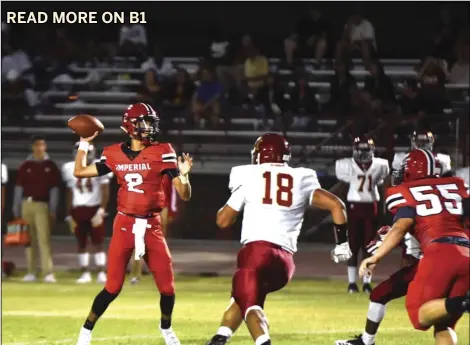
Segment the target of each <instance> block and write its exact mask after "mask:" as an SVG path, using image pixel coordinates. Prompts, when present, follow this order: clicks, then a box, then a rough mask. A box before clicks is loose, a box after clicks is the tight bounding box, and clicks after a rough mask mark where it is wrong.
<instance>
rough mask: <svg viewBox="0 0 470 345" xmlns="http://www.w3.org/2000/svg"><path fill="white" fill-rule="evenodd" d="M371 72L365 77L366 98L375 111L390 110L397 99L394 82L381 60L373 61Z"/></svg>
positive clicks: (364, 93) (370, 67) (364, 94)
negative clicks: (386, 72)
mask: <svg viewBox="0 0 470 345" xmlns="http://www.w3.org/2000/svg"><path fill="white" fill-rule="evenodd" d="M369 72H370V75H369V76H367V77H366V78H365V85H364V90H363V91H364V92H363V97H364V100H365V102H366V103H367V104H369V106H370V107H371V108H372V110H373V111H375V112H379V113H382V112H389V111H390V110H392V109H394V108H395V101H396V99H395V91H394V87H393V83H392V81H391V80H390V78H389V77H388V76H387V75H386V74H385V71H384V68H383V66H382V64H381V63H380V61H379V60H374V61H372V63H371V64H370V66H369Z"/></svg>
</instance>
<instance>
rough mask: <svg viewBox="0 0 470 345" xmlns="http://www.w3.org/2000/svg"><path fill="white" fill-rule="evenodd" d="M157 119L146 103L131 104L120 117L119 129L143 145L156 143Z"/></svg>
mask: <svg viewBox="0 0 470 345" xmlns="http://www.w3.org/2000/svg"><path fill="white" fill-rule="evenodd" d="M159 121H160V119H159V117H158V116H157V113H156V112H155V110H154V109H153V108H152V107H151V106H150V105H149V104H147V103H135V104H131V105H130V106H129V107H128V108H127V110H126V111H125V113H124V115H123V116H122V123H121V128H122V130H123V131H124V132H126V133H127V134H129V135H130V136H131V137H132V138H133V139H136V140H140V141H142V142H143V143H144V144H145V145H149V144H150V143H152V142H155V141H157V134H158V132H159V131H160V129H159V128H158V124H159Z"/></svg>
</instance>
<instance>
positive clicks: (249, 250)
mask: <svg viewBox="0 0 470 345" xmlns="http://www.w3.org/2000/svg"><path fill="white" fill-rule="evenodd" d="M294 271H295V264H294V258H293V255H292V254H291V253H289V252H288V251H286V250H284V249H282V248H281V247H280V246H278V245H275V244H272V243H270V242H264V241H256V242H251V243H248V244H247V245H245V246H244V247H243V248H241V249H240V251H239V252H238V256H237V270H236V272H235V275H234V276H233V280H232V297H233V298H234V299H235V302H236V303H237V304H238V306H239V307H240V310H241V312H242V315H243V317H246V315H245V314H246V311H247V309H248V308H250V307H253V306H259V307H261V308H263V307H264V301H265V299H266V295H267V294H268V293H270V292H274V291H277V290H280V289H282V288H283V287H284V286H286V285H287V283H288V282H289V281H290V280H291V278H292V276H293V275H294Z"/></svg>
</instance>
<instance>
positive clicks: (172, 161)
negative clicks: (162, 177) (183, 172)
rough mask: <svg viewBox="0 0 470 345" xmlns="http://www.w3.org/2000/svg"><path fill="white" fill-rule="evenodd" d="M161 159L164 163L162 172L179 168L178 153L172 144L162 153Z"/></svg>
mask: <svg viewBox="0 0 470 345" xmlns="http://www.w3.org/2000/svg"><path fill="white" fill-rule="evenodd" d="M161 158H162V163H163V169H162V171H165V170H169V169H177V168H178V165H177V160H176V152H175V150H174V149H173V147H172V146H171V145H170V144H168V145H167V147H166V148H165V150H164V151H163V152H162V153H161Z"/></svg>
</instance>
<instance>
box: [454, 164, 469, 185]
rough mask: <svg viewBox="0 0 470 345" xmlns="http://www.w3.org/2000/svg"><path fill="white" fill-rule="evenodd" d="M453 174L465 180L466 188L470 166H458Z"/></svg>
mask: <svg viewBox="0 0 470 345" xmlns="http://www.w3.org/2000/svg"><path fill="white" fill-rule="evenodd" d="M455 176H457V177H460V178H461V179H462V180H464V181H465V185H466V186H467V188H468V187H469V186H470V167H465V168H460V169H458V170H457V171H456V172H455Z"/></svg>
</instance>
